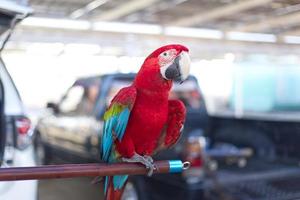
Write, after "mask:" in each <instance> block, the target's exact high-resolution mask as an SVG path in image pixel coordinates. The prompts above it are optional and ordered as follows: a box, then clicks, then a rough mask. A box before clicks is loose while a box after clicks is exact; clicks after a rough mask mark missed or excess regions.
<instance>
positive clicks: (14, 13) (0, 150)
mask: <svg viewBox="0 0 300 200" xmlns="http://www.w3.org/2000/svg"><path fill="white" fill-rule="evenodd" d="M30 12H31V9H28V8H26V7H22V6H19V5H16V4H15V3H13V2H11V1H10V2H8V1H1V3H0V35H1V36H2V39H3V41H2V44H1V45H0V49H1V50H2V49H3V47H4V45H5V42H6V41H7V39H8V37H9V34H10V33H11V32H12V28H13V27H14V25H15V23H16V22H18V21H20V20H21V19H22V18H24V17H25V16H26V15H27V14H29V13H30ZM0 130H1V131H0V164H1V167H2V168H3V167H5V168H6V167H23V166H34V165H35V161H34V151H33V145H32V134H33V127H32V125H31V123H30V120H29V119H28V118H27V116H26V114H25V112H24V108H23V104H22V101H21V98H20V96H19V93H18V91H17V89H16V87H15V85H14V83H13V81H12V79H11V77H10V75H9V73H8V72H7V70H6V67H5V64H4V62H3V60H2V58H1V57H0ZM0 199H1V200H12V199H22V200H34V199H37V181H10V182H0Z"/></svg>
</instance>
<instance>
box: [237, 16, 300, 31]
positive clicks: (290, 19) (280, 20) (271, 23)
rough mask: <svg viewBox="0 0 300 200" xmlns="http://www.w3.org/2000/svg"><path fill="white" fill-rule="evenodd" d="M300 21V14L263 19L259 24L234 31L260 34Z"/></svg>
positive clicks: (251, 24)
mask: <svg viewBox="0 0 300 200" xmlns="http://www.w3.org/2000/svg"><path fill="white" fill-rule="evenodd" d="M299 21H300V12H296V13H293V14H289V15H284V16H279V17H269V18H266V19H261V20H259V21H257V22H254V23H250V24H246V25H244V26H240V27H237V28H235V29H234V31H244V32H260V31H265V30H270V29H272V28H276V27H282V26H287V25H294V24H299Z"/></svg>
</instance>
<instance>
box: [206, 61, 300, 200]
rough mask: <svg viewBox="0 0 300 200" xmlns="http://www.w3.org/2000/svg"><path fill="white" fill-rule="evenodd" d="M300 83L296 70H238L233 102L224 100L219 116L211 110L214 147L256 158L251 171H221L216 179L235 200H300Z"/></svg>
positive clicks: (260, 66) (256, 66) (267, 67)
mask: <svg viewBox="0 0 300 200" xmlns="http://www.w3.org/2000/svg"><path fill="white" fill-rule="evenodd" d="M299 80H300V68H299V66H296V65H285V66H281V65H275V64H272V65H271V64H270V65H268V64H266V63H265V64H258V63H257V62H256V63H250V62H247V63H239V64H238V65H236V66H235V67H234V68H233V76H232V91H231V94H230V95H228V97H229V98H227V99H226V100H224V99H223V100H222V101H221V100H220V98H219V99H218V103H216V104H215V105H216V107H215V108H214V109H213V110H214V112H210V111H209V110H208V112H209V115H210V125H209V138H210V139H211V140H212V144H213V143H215V144H218V143H230V144H235V145H236V146H237V147H248V148H251V149H252V150H253V152H254V157H253V159H252V160H251V161H250V162H248V165H247V166H246V167H245V168H242V169H237V168H234V167H231V168H230V169H228V167H227V168H226V170H225V171H224V169H221V167H219V170H218V172H217V174H215V177H217V179H218V182H219V186H220V188H222V189H223V192H224V191H227V192H228V194H231V195H232V196H231V197H232V198H234V199H298V198H299V197H300V192H299V191H300V187H299V181H300V176H299V175H300V173H299V172H300V168H299V155H300V149H299V142H300V101H299V97H300V96H299V92H298V91H299V87H300V82H299ZM220 102H222V103H220ZM224 177H226V178H224Z"/></svg>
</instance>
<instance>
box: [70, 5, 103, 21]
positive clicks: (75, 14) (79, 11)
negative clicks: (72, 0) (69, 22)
mask: <svg viewBox="0 0 300 200" xmlns="http://www.w3.org/2000/svg"><path fill="white" fill-rule="evenodd" d="M107 1H108V0H94V1H91V2H90V3H88V4H86V5H85V6H84V7H82V8H79V9H77V10H74V11H73V12H72V13H71V14H70V16H69V17H70V18H72V19H77V18H79V17H82V16H83V15H86V14H87V13H89V12H91V11H92V10H94V9H96V8H98V7H100V6H102V5H103V4H105V3H106V2H107Z"/></svg>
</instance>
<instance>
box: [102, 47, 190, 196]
mask: <svg viewBox="0 0 300 200" xmlns="http://www.w3.org/2000/svg"><path fill="white" fill-rule="evenodd" d="M189 68H190V58H189V54H188V49H187V48H186V47H184V46H182V45H178V44H173V45H167V46H163V47H160V48H159V49H157V50H155V51H154V52H153V53H151V54H150V55H149V56H148V57H147V58H146V59H145V61H144V63H143V65H142V67H141V69H140V70H139V72H138V73H137V75H136V77H135V79H134V81H133V83H132V85H130V86H129V87H125V88H122V89H121V90H120V91H119V92H118V93H117V94H116V96H115V97H114V98H113V100H112V101H111V104H110V106H109V107H108V109H107V111H106V112H105V114H104V128H103V136H102V147H101V148H102V160H104V161H106V162H108V163H114V162H120V161H123V162H138V163H142V164H143V165H145V166H146V167H147V168H148V169H149V173H148V175H152V173H153V170H154V169H155V166H154V164H153V159H152V158H151V156H152V154H153V153H154V152H157V150H160V149H163V148H168V147H170V146H172V145H173V144H175V143H176V141H177V140H178V138H179V136H180V133H181V129H182V127H183V124H184V121H185V113H186V110H185V106H184V104H183V103H182V102H181V101H179V100H168V96H169V91H170V89H171V87H172V82H173V80H179V81H184V80H185V79H186V78H187V77H188V74H189ZM127 178H128V176H127V175H122V176H120V175H118V176H113V177H105V181H104V191H105V199H106V200H119V199H121V196H122V192H123V190H124V187H125V184H126V181H127Z"/></svg>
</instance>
